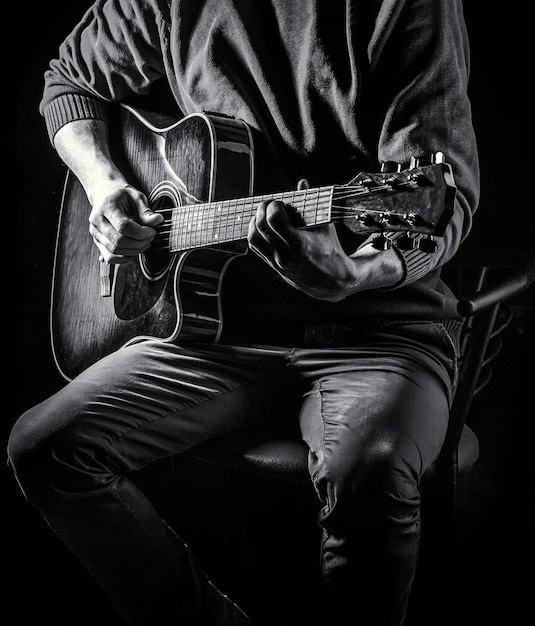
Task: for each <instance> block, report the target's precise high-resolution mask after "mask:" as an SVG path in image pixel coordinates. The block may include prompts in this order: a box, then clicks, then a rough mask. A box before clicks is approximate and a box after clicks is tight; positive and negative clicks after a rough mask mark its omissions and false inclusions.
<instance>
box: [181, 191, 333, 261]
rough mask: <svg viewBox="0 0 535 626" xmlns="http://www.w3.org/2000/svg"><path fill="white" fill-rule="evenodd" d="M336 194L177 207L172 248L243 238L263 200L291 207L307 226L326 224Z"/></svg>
mask: <svg viewBox="0 0 535 626" xmlns="http://www.w3.org/2000/svg"><path fill="white" fill-rule="evenodd" d="M333 191H334V187H333V186H330V187H319V188H317V189H302V190H298V191H288V192H282V193H277V194H266V195H262V196H252V197H250V198H239V199H236V200H222V201H218V202H208V203H201V204H190V205H187V206H182V207H177V208H175V209H172V214H171V226H170V236H169V249H170V251H171V252H176V251H179V250H188V249H191V248H201V247H205V246H209V245H215V244H223V243H229V242H231V241H238V240H240V239H244V238H245V237H247V232H248V230H249V222H250V220H251V218H252V216H253V215H254V213H255V211H256V207H257V206H258V204H259V203H260V202H263V201H268V202H269V201H272V200H279V201H281V202H283V203H284V204H288V205H291V206H292V207H293V208H294V209H295V211H297V213H298V214H299V216H300V217H301V219H302V220H303V224H304V225H305V226H315V225H317V224H323V223H326V222H328V221H329V220H330V212H331V204H332V197H333Z"/></svg>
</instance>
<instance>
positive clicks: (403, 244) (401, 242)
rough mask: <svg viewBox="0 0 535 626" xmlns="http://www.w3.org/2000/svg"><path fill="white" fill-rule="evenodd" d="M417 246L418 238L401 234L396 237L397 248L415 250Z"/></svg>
mask: <svg viewBox="0 0 535 626" xmlns="http://www.w3.org/2000/svg"><path fill="white" fill-rule="evenodd" d="M415 247H416V240H415V239H414V237H410V236H409V235H401V237H398V238H397V239H396V248H399V249H400V250H413V249H414V248H415Z"/></svg>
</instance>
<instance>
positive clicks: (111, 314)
mask: <svg viewBox="0 0 535 626" xmlns="http://www.w3.org/2000/svg"><path fill="white" fill-rule="evenodd" d="M120 116H121V120H120V124H119V128H120V132H118V133H117V134H116V135H115V136H114V137H113V139H114V145H113V153H114V157H115V159H116V160H117V161H118V162H119V164H120V167H121V169H122V170H123V171H124V172H125V173H126V175H127V176H128V178H129V181H130V182H131V184H132V185H133V186H135V187H137V188H138V189H140V190H141V191H143V192H144V193H145V194H146V195H147V197H148V198H149V203H150V204H151V206H152V208H154V209H155V210H165V209H166V208H167V207H172V206H174V207H176V206H177V205H178V206H180V205H181V204H186V203H187V204H190V203H191V201H190V196H193V197H194V198H196V199H197V200H198V201H199V202H208V201H213V200H218V199H226V198H230V197H233V196H234V195H235V194H236V193H239V194H243V195H249V194H250V193H251V186H252V164H253V154H252V143H251V138H250V134H249V132H248V128H247V127H246V125H245V124H243V123H242V122H238V121H236V120H232V119H225V118H218V117H217V118H216V117H214V116H208V115H203V114H194V115H192V116H188V117H186V118H184V119H182V120H180V121H178V122H173V123H170V124H168V125H163V124H162V123H161V120H156V121H153V120H151V119H150V118H149V117H147V116H145V115H144V114H143V113H142V112H139V111H137V110H134V109H130V108H128V107H120ZM186 190H187V194H189V196H188V199H187V202H186V201H185V200H184V198H183V197H184V194H185V192H186ZM90 210H91V207H90V205H89V202H88V200H87V197H86V195H85V192H84V190H83V188H82V186H81V185H80V183H79V182H78V180H77V179H76V177H75V176H74V175H73V174H72V173H68V174H67V177H66V180H65V186H64V192H63V198H62V206H61V213H60V218H59V225H58V232H57V239H56V252H55V260H54V273H53V284H52V302H51V316H50V324H51V340H52V350H53V355H54V359H55V361H56V365H57V367H58V369H59V371H60V373H61V374H62V375H63V376H64V377H65V378H66V379H67V380H71V379H72V378H74V377H75V376H76V375H77V374H78V373H80V372H81V371H83V370H84V369H86V368H87V367H88V366H90V365H92V364H93V363H95V362H96V361H98V360H99V359H101V358H102V357H104V356H106V355H107V354H110V353H111V352H114V351H115V350H117V349H119V348H121V347H123V346H126V345H128V344H130V343H134V342H137V341H141V340H143V339H150V338H155V339H161V340H164V341H175V340H178V341H182V342H184V341H189V340H191V339H197V340H203V341H217V339H218V337H219V334H220V332H221V326H222V318H221V310H220V299H219V294H220V290H221V281H222V277H223V275H224V272H225V269H226V267H227V265H228V263H229V262H230V261H231V260H232V258H234V257H235V256H236V254H238V253H240V252H241V251H237V250H234V249H230V248H205V249H202V250H194V251H188V252H185V253H182V254H174V253H170V254H169V253H165V252H164V253H162V252H157V253H156V252H154V253H152V252H149V253H148V254H147V255H141V256H140V257H139V258H138V259H137V260H135V261H133V262H132V263H128V264H126V265H112V266H109V269H110V276H109V278H110V286H111V292H110V294H109V295H104V296H103V295H102V293H101V277H100V269H101V264H100V262H99V260H98V250H97V248H96V246H95V245H94V243H93V240H92V238H91V237H90V235H89V233H88V217H89V213H90Z"/></svg>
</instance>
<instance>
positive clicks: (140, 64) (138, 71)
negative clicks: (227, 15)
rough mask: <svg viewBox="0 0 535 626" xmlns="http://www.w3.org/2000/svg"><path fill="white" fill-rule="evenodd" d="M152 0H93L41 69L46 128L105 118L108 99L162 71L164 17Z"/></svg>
mask: <svg viewBox="0 0 535 626" xmlns="http://www.w3.org/2000/svg"><path fill="white" fill-rule="evenodd" d="M160 4H161V5H166V3H157V2H154V1H153V0H97V1H96V2H95V3H94V4H93V5H92V6H91V7H90V8H89V9H88V11H87V12H86V13H85V15H84V16H83V17H82V19H81V20H80V22H79V23H78V24H77V26H76V27H75V28H74V30H73V31H72V32H71V33H70V34H69V35H68V36H67V38H66V39H65V41H64V42H63V43H62V44H61V46H60V49H59V54H58V57H57V58H55V59H53V60H52V61H51V62H50V64H49V68H48V69H47V71H46V72H45V75H44V90H43V96H42V99H41V102H40V105H39V110H40V112H41V114H42V115H43V116H44V118H45V122H46V126H47V130H48V134H49V137H50V139H51V140H53V138H54V135H55V134H56V132H57V131H58V130H59V129H60V128H61V127H62V126H63V125H64V124H66V123H67V122H70V121H74V120H79V119H101V120H104V121H107V118H108V111H107V103H110V102H117V101H120V100H124V99H125V98H127V97H128V96H131V95H134V94H139V95H142V94H146V93H147V92H148V91H149V88H150V85H151V84H152V82H153V81H155V80H157V79H158V78H159V77H161V76H162V75H163V74H164V61H163V58H162V53H161V50H162V49H163V47H162V45H161V43H162V39H163V38H165V37H166V32H167V30H166V18H165V15H162V13H161V12H160V10H159V8H158V7H159V5H160Z"/></svg>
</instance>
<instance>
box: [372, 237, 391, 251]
mask: <svg viewBox="0 0 535 626" xmlns="http://www.w3.org/2000/svg"><path fill="white" fill-rule="evenodd" d="M372 245H373V247H374V248H375V249H376V250H383V252H384V251H385V250H390V248H391V247H392V242H391V241H390V239H387V238H386V237H385V236H384V235H383V234H380V235H379V236H378V237H376V238H375V239H374V240H373V243H372Z"/></svg>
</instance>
